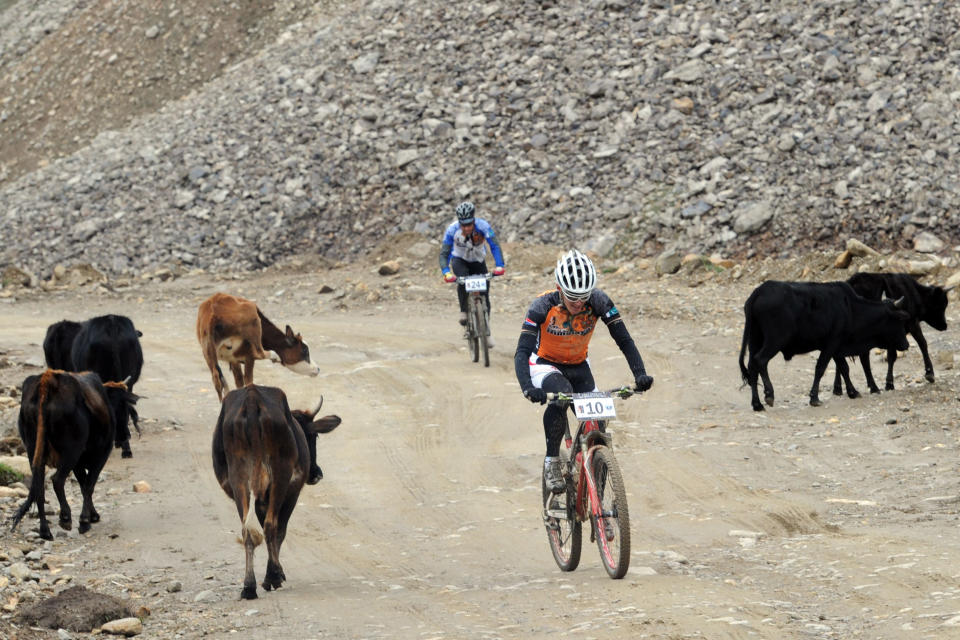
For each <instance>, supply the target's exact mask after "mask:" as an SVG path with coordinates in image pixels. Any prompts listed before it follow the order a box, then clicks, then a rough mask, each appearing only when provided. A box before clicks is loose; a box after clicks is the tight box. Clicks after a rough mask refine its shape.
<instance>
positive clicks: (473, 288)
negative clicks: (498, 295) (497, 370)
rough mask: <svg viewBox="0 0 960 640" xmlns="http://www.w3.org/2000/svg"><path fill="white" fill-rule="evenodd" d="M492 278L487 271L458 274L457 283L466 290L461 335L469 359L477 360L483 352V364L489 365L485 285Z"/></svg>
mask: <svg viewBox="0 0 960 640" xmlns="http://www.w3.org/2000/svg"><path fill="white" fill-rule="evenodd" d="M492 278H493V276H492V275H490V274H489V273H487V274H482V275H473V276H460V277H458V278H457V280H456V282H457V284H462V285H463V286H464V287H465V288H466V290H467V326H466V329H465V330H464V332H463V337H464V338H466V340H467V348H468V349H469V351H470V359H471V360H473V361H474V362H477V361H478V360H479V359H480V354H481V353H483V366H485V367H489V366H490V346H489V344H488V343H487V338H488V337H489V336H490V310H489V309H488V308H487V297H486V295H485V294H486V292H487V285H488V283H489V282H490V280H491V279H492Z"/></svg>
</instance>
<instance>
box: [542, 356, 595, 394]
mask: <svg viewBox="0 0 960 640" xmlns="http://www.w3.org/2000/svg"><path fill="white" fill-rule="evenodd" d="M538 358H539V356H537V354H536V353H531V354H530V360H529V361H528V362H529V364H530V381H531V382H532V383H533V386H535V387H537V388H538V389H542V388H543V379H544V378H546V377H547V376H549V375H550V374H551V373H559V374H560V375H562V376H566V374H565V373H564V372H563V371H561V370H560V369H559V368H558V367H557V365H555V364H553V363H550V362H537V359H538ZM583 364H586V365H587V368H590V358H587V359H586V360H585V361H584V362H583ZM573 366H580V365H573ZM596 390H597V388H596V386H594V388H593V389H592V391H596Z"/></svg>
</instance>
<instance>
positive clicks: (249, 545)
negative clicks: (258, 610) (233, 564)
mask: <svg viewBox="0 0 960 640" xmlns="http://www.w3.org/2000/svg"><path fill="white" fill-rule="evenodd" d="M256 548H257V545H256V544H254V541H253V538H252V536H250V534H249V533H247V532H246V531H244V532H243V550H244V553H245V554H246V559H247V565H246V569H245V570H244V574H243V591H241V592H240V599H241V600H256V599H257V577H256V575H254V573H253V551H254V549H256Z"/></svg>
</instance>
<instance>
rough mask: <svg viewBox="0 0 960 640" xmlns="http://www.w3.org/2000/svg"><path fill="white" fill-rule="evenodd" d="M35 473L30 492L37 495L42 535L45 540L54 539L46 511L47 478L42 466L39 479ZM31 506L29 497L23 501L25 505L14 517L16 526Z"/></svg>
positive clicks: (38, 516)
mask: <svg viewBox="0 0 960 640" xmlns="http://www.w3.org/2000/svg"><path fill="white" fill-rule="evenodd" d="M34 475H35V478H34V480H33V481H32V486H31V487H30V493H31V495H34V494H35V495H36V503H37V518H39V519H40V537H41V538H43V539H44V540H53V534H51V533H50V525H49V523H47V512H46V503H47V499H46V496H45V495H44V484H45V482H46V478H45V476H44V470H43V469H42V468H41V470H40V473H39V476H38V477H39V480H37V478H36V476H37V474H34ZM62 490H63V487H62V486H61V491H62ZM29 508H30V500H29V499H27V501H26V502H24V503H23V506H21V507H20V510H19V511H18V512H17V515H16V516H15V517H14V526H16V524H17V523H18V522H20V518H22V517H23V516H24V514H25V513H26V512H27V510H28V509H29Z"/></svg>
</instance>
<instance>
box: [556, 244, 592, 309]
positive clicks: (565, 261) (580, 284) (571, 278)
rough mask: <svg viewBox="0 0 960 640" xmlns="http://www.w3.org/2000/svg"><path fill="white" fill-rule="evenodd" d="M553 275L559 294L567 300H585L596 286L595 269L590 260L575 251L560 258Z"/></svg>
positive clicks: (572, 250)
mask: <svg viewBox="0 0 960 640" xmlns="http://www.w3.org/2000/svg"><path fill="white" fill-rule="evenodd" d="M555 273H556V277H557V284H558V285H559V286H560V292H561V293H563V297H565V298H567V299H568V300H574V301H577V300H586V299H588V298H589V297H590V293H591V292H593V288H594V287H595V286H597V270H596V268H594V266H593V263H592V262H591V261H590V258H588V257H587V256H585V255H584V254H582V253H580V252H579V251H577V250H576V249H571V250H570V251H568V252H566V253H565V254H563V255H562V256H560V259H559V260H557V269H556V271H555Z"/></svg>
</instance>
